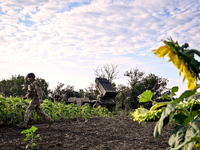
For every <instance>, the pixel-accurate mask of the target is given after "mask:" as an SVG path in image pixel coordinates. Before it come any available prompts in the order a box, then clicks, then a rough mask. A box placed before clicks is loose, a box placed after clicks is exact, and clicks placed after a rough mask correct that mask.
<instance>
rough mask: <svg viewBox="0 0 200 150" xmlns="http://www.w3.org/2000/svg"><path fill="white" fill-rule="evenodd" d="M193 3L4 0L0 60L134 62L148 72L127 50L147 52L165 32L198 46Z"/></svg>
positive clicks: (83, 65)
mask: <svg viewBox="0 0 200 150" xmlns="http://www.w3.org/2000/svg"><path fill="white" fill-rule="evenodd" d="M73 2H77V3H76V6H73ZM84 2H88V3H87V4H85V3H84ZM199 4H200V1H199V0H198V1H196V0H191V1H187V0H183V1H178V0H175V1H159V0H151V1H149V0H145V1H140V0H135V1H122V0H114V1H111V0H104V1H103V0H94V1H91V2H90V1H88V0H76V1H73V0H68V1H66V0H59V1H57V0H42V1H41V0H32V1H22V0H9V1H4V2H2V3H0V7H1V11H2V12H0V13H2V14H1V15H0V20H1V22H0V43H1V45H0V55H1V56H2V55H3V56H4V57H3V58H1V61H3V62H5V63H6V62H12V63H16V62H23V61H30V62H37V61H40V62H42V63H48V64H51V65H53V64H54V63H55V64H56V66H59V65H58V64H60V66H63V67H65V68H67V67H70V66H72V67H74V68H85V69H86V68H90V69H91V68H95V66H99V65H101V64H105V63H113V62H114V63H121V64H122V65H123V68H124V70H129V68H135V67H137V66H140V67H141V68H144V69H145V70H149V71H150V70H152V68H153V67H151V66H149V65H148V64H145V63H144V61H140V60H138V59H137V60H133V58H131V57H130V56H129V55H131V56H132V55H133V54H135V55H136V54H137V56H138V57H142V56H151V50H152V49H156V48H157V47H159V46H161V45H163V43H162V42H160V41H159V40H160V39H162V38H166V37H169V36H172V38H173V39H175V40H176V39H178V41H179V43H180V44H184V43H185V42H187V43H189V45H190V47H191V48H197V49H198V48H199V46H200V44H199V37H200V34H199V33H200V27H199V24H198V23H199V19H200V17H199V16H200V15H199V14H200V13H199ZM13 54H14V55H13ZM134 59H135V57H134ZM88 60H91V61H88Z"/></svg>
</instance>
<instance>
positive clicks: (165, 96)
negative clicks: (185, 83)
mask: <svg viewBox="0 0 200 150" xmlns="http://www.w3.org/2000/svg"><path fill="white" fill-rule="evenodd" d="M161 98H165V99H168V100H169V99H171V98H170V97H169V96H168V95H165V94H164V95H163V96H162V97H161Z"/></svg>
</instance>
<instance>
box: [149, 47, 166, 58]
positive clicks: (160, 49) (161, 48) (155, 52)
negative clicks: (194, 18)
mask: <svg viewBox="0 0 200 150" xmlns="http://www.w3.org/2000/svg"><path fill="white" fill-rule="evenodd" d="M166 48H167V46H166V45H165V46H160V47H159V48H158V49H157V50H152V52H154V54H155V55H156V56H158V55H159V54H160V53H161V52H162V51H163V49H166Z"/></svg>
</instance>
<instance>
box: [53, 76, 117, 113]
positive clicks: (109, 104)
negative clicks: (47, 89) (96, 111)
mask: <svg viewBox="0 0 200 150" xmlns="http://www.w3.org/2000/svg"><path fill="white" fill-rule="evenodd" d="M95 82H96V88H97V90H98V92H99V93H100V94H99V95H98V96H97V99H94V98H93V97H92V96H90V94H88V93H86V94H85V96H84V97H82V95H81V93H79V92H75V91H65V92H63V93H62V94H60V95H56V96H55V99H54V101H58V102H59V101H61V100H63V101H64V102H66V103H67V104H69V103H75V104H77V105H78V106H82V105H88V106H90V107H93V108H97V107H98V106H99V105H101V106H102V107H106V108H108V109H109V110H112V108H114V107H115V106H116V103H115V102H114V101H113V100H111V99H112V98H115V97H116V95H117V92H116V91H115V89H114V88H113V87H112V85H111V84H110V82H109V81H108V80H107V79H105V78H96V79H95Z"/></svg>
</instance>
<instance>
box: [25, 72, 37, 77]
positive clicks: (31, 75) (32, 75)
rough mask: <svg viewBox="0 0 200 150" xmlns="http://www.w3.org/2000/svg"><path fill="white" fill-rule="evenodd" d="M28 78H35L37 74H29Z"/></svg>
mask: <svg viewBox="0 0 200 150" xmlns="http://www.w3.org/2000/svg"><path fill="white" fill-rule="evenodd" d="M26 77H27V78H35V74H34V73H29V74H28V75H27V76H26Z"/></svg>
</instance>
